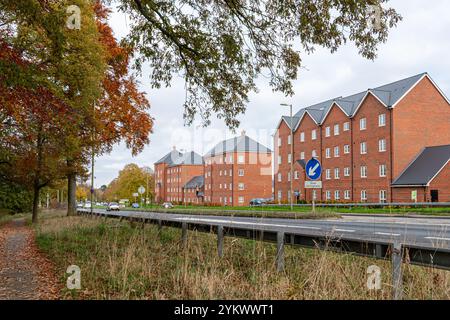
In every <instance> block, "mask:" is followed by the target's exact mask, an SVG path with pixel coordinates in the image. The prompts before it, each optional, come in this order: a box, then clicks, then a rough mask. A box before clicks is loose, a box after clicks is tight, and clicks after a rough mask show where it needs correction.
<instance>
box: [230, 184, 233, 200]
mask: <svg viewBox="0 0 450 320" xmlns="http://www.w3.org/2000/svg"><path fill="white" fill-rule="evenodd" d="M230 190H233V184H232V183H230ZM230 202H231V200H230Z"/></svg>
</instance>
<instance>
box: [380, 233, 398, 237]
mask: <svg viewBox="0 0 450 320" xmlns="http://www.w3.org/2000/svg"><path fill="white" fill-rule="evenodd" d="M374 234H378V235H380V236H391V237H400V234H398V233H386V232H375V233H374Z"/></svg>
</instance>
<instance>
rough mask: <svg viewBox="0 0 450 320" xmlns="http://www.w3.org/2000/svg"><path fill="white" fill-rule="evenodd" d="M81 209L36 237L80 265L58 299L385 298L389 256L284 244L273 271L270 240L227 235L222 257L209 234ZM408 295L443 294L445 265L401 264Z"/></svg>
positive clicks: (60, 258) (46, 223)
mask: <svg viewBox="0 0 450 320" xmlns="http://www.w3.org/2000/svg"><path fill="white" fill-rule="evenodd" d="M180 236H181V231H180V230H178V229H173V228H163V229H162V230H158V228H157V227H156V226H151V225H146V226H145V227H143V226H142V225H140V224H130V223H128V222H123V223H121V222H119V221H115V220H108V221H106V220H104V219H99V218H97V219H95V218H85V217H71V218H63V217H56V218H55V217H53V218H51V219H42V222H41V224H40V225H39V226H38V244H39V245H40V247H41V248H42V250H44V251H45V252H46V253H47V254H48V255H49V257H50V258H51V259H52V260H53V261H55V262H56V266H57V271H58V272H59V274H60V278H61V281H63V282H65V276H66V275H65V271H66V268H67V267H68V266H69V265H71V264H76V265H78V266H80V267H81V270H82V287H83V289H82V290H81V291H80V292H70V291H63V292H62V295H63V298H65V299H70V298H83V299H345V300H348V299H390V297H391V286H390V284H391V264H390V262H388V261H381V260H373V259H368V258H361V257H355V256H351V255H343V254H337V253H332V252H325V251H319V250H311V249H299V248H292V247H286V271H285V272H284V273H281V274H278V273H277V272H276V271H275V263H274V257H275V246H274V245H273V244H267V243H260V242H255V241H250V240H242V239H234V238H226V239H225V245H224V257H223V258H219V257H218V256H217V251H216V237H215V235H212V234H203V233H197V232H194V231H190V232H189V239H188V246H187V248H186V249H183V248H182V245H181V243H180ZM373 264H376V265H378V266H379V267H380V268H381V270H382V290H380V291H369V290H368V289H367V287H366V282H367V274H366V270H367V267H368V266H370V265H373ZM404 290H405V298H408V299H449V298H450V273H449V272H445V271H440V270H433V269H430V268H421V267H415V266H410V265H404Z"/></svg>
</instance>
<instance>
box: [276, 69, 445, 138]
mask: <svg viewBox="0 0 450 320" xmlns="http://www.w3.org/2000/svg"><path fill="white" fill-rule="evenodd" d="M425 77H427V78H428V79H429V80H430V81H431V82H432V83H433V85H434V86H435V87H436V89H437V90H438V91H439V93H440V94H441V95H442V96H443V97H444V98H445V99H446V101H447V102H449V104H450V101H449V100H448V99H447V97H446V96H445V95H444V93H443V92H442V91H441V90H440V89H439V87H438V86H437V85H436V84H435V83H434V82H433V80H432V79H431V77H430V76H429V75H428V74H427V73H420V74H418V75H415V76H412V77H409V78H405V79H402V80H398V81H395V82H392V83H389V84H385V85H382V86H379V87H376V88H372V89H367V90H366V91H362V92H359V93H356V94H353V95H349V96H346V97H338V98H334V99H331V100H327V101H324V102H321V103H318V104H315V105H311V106H309V107H306V108H303V109H301V110H299V111H298V112H297V113H296V114H295V116H294V118H298V122H297V119H295V120H296V122H297V125H296V126H295V130H297V129H298V127H299V125H300V122H301V121H302V119H303V116H304V115H305V114H306V113H308V114H309V115H310V116H311V118H312V119H313V120H314V122H315V123H316V124H317V125H321V124H322V123H323V122H324V121H325V119H326V117H327V115H328V114H329V111H330V109H331V107H332V106H333V104H337V105H338V106H339V107H340V108H341V109H342V111H344V113H345V114H346V115H347V116H348V117H350V118H351V117H353V116H355V114H356V113H357V112H358V110H359V108H360V107H361V105H362V104H363V102H364V100H365V99H366V98H367V97H368V95H369V94H371V95H372V96H374V97H375V98H376V99H377V100H379V101H380V103H381V104H383V105H384V106H385V107H387V108H390V107H395V105H396V104H398V103H399V102H400V101H401V100H402V99H403V98H404V97H405V96H406V95H407V94H408V93H409V92H410V91H411V90H412V89H413V88H414V87H415V86H416V85H417V83H419V82H420V81H421V80H422V79H423V78H425ZM283 118H284V120H285V119H287V118H289V117H283ZM283 118H282V120H283ZM289 119H290V118H289ZM282 120H280V123H281V121H282ZM285 121H286V120H285ZM280 123H279V125H280ZM286 123H287V122H286ZM287 124H288V123H287ZM279 125H278V127H279ZM288 126H289V124H288Z"/></svg>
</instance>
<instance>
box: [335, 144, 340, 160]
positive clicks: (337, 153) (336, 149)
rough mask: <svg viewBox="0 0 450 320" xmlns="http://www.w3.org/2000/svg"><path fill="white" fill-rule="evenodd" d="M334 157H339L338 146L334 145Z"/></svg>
mask: <svg viewBox="0 0 450 320" xmlns="http://www.w3.org/2000/svg"><path fill="white" fill-rule="evenodd" d="M334 157H335V158H339V157H340V151H339V147H334Z"/></svg>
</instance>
